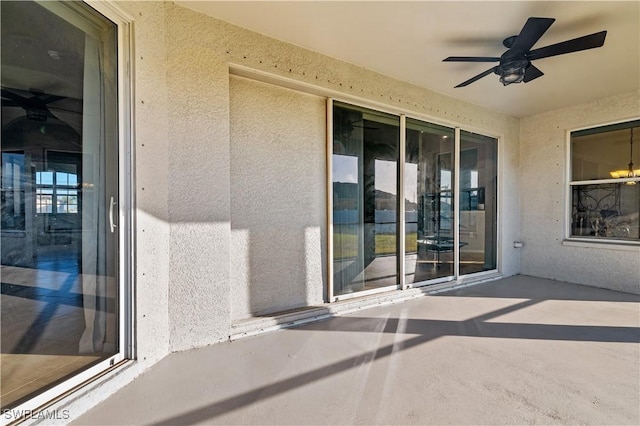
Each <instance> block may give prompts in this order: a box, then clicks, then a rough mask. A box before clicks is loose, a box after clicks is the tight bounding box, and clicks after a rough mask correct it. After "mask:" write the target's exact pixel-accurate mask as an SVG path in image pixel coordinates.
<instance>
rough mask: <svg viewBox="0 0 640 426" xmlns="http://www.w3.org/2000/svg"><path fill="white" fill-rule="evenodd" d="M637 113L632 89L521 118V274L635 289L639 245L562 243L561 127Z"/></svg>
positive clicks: (638, 98)
mask: <svg viewBox="0 0 640 426" xmlns="http://www.w3.org/2000/svg"><path fill="white" fill-rule="evenodd" d="M638 116H640V93H638V92H634V93H628V94H624V95H620V96H615V97H611V98H607V99H602V100H599V101H597V102H591V103H587V104H583V105H576V106H573V107H570V108H564V109H561V110H557V111H551V112H548V113H544V114H539V115H536V116H532V117H528V118H524V119H522V121H521V133H520V146H521V148H520V156H521V158H522V159H523V161H522V164H521V168H520V178H521V179H520V188H521V191H520V192H521V210H520V211H521V223H522V239H523V242H524V247H523V248H522V267H521V273H522V274H527V275H534V276H538V277H545V278H552V279H556V280H560V281H568V282H573V283H578V284H587V285H592V286H596V287H604V288H610V289H615V290H622V291H628V292H634V293H640V248H639V247H637V246H636V247H625V246H621V245H607V244H597V245H594V244H591V245H590V244H578V245H568V244H567V243H563V240H564V238H565V233H566V231H565V228H564V227H565V217H566V215H567V214H568V213H567V212H566V207H565V206H566V204H565V200H566V197H568V196H569V194H568V186H567V184H566V182H567V179H568V175H567V170H566V162H567V155H569V152H568V146H567V132H568V131H571V130H575V129H578V128H584V127H590V126H594V127H595V126H598V125H603V124H609V123H612V122H615V121H620V120H623V119H631V118H636V119H637V118H638Z"/></svg>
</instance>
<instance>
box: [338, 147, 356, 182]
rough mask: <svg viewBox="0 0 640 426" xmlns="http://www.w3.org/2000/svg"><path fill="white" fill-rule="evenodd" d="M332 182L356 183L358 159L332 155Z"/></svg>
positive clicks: (349, 156)
mask: <svg viewBox="0 0 640 426" xmlns="http://www.w3.org/2000/svg"><path fill="white" fill-rule="evenodd" d="M332 165H333V167H332V173H333V181H334V182H344V183H358V157H354V156H351V155H338V154H333V162H332Z"/></svg>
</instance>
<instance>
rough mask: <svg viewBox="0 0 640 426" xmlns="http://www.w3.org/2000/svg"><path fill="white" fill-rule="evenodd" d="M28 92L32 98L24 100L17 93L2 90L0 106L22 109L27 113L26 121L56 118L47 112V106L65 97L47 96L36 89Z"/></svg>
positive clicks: (24, 98)
mask: <svg viewBox="0 0 640 426" xmlns="http://www.w3.org/2000/svg"><path fill="white" fill-rule="evenodd" d="M30 92H31V94H32V95H33V96H31V97H29V98H26V97H24V96H22V95H19V94H18V93H14V92H11V91H9V90H7V89H2V106H4V107H10V106H18V107H22V108H23V109H24V110H25V111H26V113H27V119H29V120H33V121H47V118H48V117H51V118H56V116H55V115H53V113H52V112H51V111H50V110H49V107H48V104H50V103H53V102H57V101H59V100H62V99H66V97H65V96H56V95H48V94H46V93H44V92H42V91H40V90H36V89H31V90H30Z"/></svg>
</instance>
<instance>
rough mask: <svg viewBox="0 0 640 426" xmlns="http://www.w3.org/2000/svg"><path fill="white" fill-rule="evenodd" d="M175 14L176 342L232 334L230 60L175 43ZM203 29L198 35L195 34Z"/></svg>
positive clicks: (198, 342)
mask: <svg viewBox="0 0 640 426" xmlns="http://www.w3.org/2000/svg"><path fill="white" fill-rule="evenodd" d="M184 28H185V27H184V26H181V25H180V23H179V22H175V21H171V20H170V21H169V25H168V29H169V37H167V53H168V86H169V99H170V100H171V108H170V114H169V123H170V130H169V170H168V172H169V176H168V185H169V189H168V190H169V220H170V222H171V238H170V242H171V256H170V275H169V279H170V284H169V327H170V346H171V350H174V351H175V350H185V349H191V348H194V347H200V346H204V345H207V344H211V343H216V342H219V341H221V340H225V339H227V338H228V336H229V328H230V325H231V323H230V321H229V309H230V308H229V307H230V305H229V261H230V257H229V249H230V227H229V202H230V198H229V85H228V79H229V78H228V68H227V65H226V63H224V62H222V61H221V60H220V59H219V58H218V57H216V56H215V54H212V52H211V51H208V50H206V49H203V48H201V47H191V46H193V44H194V43H190V42H188V41H187V42H185V41H182V43H183V44H178V43H175V42H174V40H175V38H174V37H173V34H175V32H184ZM194 36H195V37H197V36H198V35H194Z"/></svg>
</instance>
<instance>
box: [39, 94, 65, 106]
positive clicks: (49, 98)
mask: <svg viewBox="0 0 640 426" xmlns="http://www.w3.org/2000/svg"><path fill="white" fill-rule="evenodd" d="M62 99H66V96H58V95H47V96H46V97H43V98H39V102H41V103H42V105H46V104H50V103H52V102H56V101H60V100H62Z"/></svg>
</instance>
